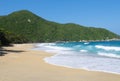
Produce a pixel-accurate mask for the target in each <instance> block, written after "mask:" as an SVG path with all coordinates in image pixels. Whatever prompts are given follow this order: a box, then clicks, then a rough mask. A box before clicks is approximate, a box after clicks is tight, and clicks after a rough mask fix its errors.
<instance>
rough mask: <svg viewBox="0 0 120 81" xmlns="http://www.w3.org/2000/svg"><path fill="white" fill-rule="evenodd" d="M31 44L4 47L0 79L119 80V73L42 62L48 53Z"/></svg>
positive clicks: (41, 80)
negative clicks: (5, 52)
mask: <svg viewBox="0 0 120 81" xmlns="http://www.w3.org/2000/svg"><path fill="white" fill-rule="evenodd" d="M32 47H33V44H16V45H14V47H5V49H7V50H8V54H6V55H5V56H0V81H120V75H117V74H110V73H103V72H92V71H86V70H81V69H71V68H65V67H60V66H54V65H50V64H48V63H46V62H44V60H43V59H44V58H45V57H50V56H51V55H53V54H48V53H46V52H43V51H35V50H31V48H32Z"/></svg>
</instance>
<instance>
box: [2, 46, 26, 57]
mask: <svg viewBox="0 0 120 81" xmlns="http://www.w3.org/2000/svg"><path fill="white" fill-rule="evenodd" d="M9 52H13V53H20V52H24V51H22V50H6V49H4V48H2V47H0V56H4V55H5V54H8V53H9Z"/></svg>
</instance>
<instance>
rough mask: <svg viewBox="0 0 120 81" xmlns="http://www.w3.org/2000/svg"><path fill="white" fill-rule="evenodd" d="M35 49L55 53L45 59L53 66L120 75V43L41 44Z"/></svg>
mask: <svg viewBox="0 0 120 81" xmlns="http://www.w3.org/2000/svg"><path fill="white" fill-rule="evenodd" d="M34 49H35V50H44V51H46V52H49V53H54V54H55V55H54V56H51V57H47V58H45V59H44V60H45V61H46V62H47V63H50V64H53V65H57V66H64V67H69V68H76V69H85V70H89V71H102V72H109V73H115V74H120V41H102V42H61V43H41V44H36V46H35V48H34Z"/></svg>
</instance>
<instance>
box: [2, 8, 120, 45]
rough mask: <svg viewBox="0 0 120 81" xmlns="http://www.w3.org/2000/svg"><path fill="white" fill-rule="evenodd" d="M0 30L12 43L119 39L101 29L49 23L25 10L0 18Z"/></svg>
mask: <svg viewBox="0 0 120 81" xmlns="http://www.w3.org/2000/svg"><path fill="white" fill-rule="evenodd" d="M0 29H4V30H6V31H8V32H9V33H8V34H7V35H8V39H9V40H10V41H11V42H13V43H23V42H55V41H80V40H105V39H112V38H120V36H118V35H116V34H114V33H112V32H110V31H108V30H106V29H103V28H94V27H85V26H81V25H78V24H73V23H67V24H60V23H56V22H51V21H48V20H45V19H43V18H41V17H39V16H37V15H35V14H33V13H32V12H30V11H27V10H21V11H17V12H13V13H11V14H8V15H6V16H0Z"/></svg>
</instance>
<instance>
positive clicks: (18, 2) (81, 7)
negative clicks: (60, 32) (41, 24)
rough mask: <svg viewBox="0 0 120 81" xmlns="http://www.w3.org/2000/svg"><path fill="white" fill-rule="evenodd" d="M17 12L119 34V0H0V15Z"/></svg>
mask: <svg viewBox="0 0 120 81" xmlns="http://www.w3.org/2000/svg"><path fill="white" fill-rule="evenodd" d="M19 10H29V11H31V12H33V13H35V14H37V15H38V16H40V17H42V18H45V19H47V20H49V21H54V22H58V23H76V24H80V25H84V26H87V27H99V28H106V29H108V30H110V31H112V32H114V33H117V34H119V35H120V0H0V16H2V15H7V14H10V13H12V12H14V11H19Z"/></svg>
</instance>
